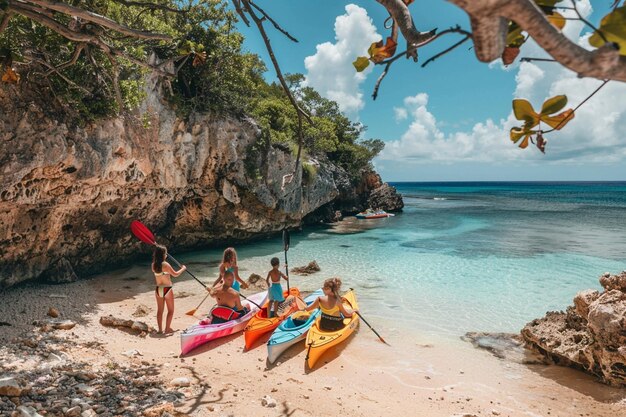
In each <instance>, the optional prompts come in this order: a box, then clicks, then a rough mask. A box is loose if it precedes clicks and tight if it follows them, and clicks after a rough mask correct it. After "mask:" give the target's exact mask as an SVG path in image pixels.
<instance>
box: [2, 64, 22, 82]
mask: <svg viewBox="0 0 626 417" xmlns="http://www.w3.org/2000/svg"><path fill="white" fill-rule="evenodd" d="M19 81H20V75H19V74H18V73H17V72H15V71H14V70H13V68H11V67H7V69H6V70H4V74H2V82H5V83H9V84H17V83H18V82H19Z"/></svg>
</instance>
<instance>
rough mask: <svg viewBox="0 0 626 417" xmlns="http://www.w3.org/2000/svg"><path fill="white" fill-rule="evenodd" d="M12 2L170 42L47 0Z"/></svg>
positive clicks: (154, 34) (11, 0)
mask: <svg viewBox="0 0 626 417" xmlns="http://www.w3.org/2000/svg"><path fill="white" fill-rule="evenodd" d="M12 2H14V3H16V4H20V5H21V4H24V3H31V4H35V5H37V6H39V7H41V8H42V9H48V10H54V11H56V12H59V13H63V14H66V15H68V16H73V17H78V18H80V19H83V20H86V21H88V22H92V23H95V24H98V25H100V26H102V27H105V28H109V29H111V30H114V31H116V32H119V33H122V34H124V35H128V36H131V37H133V38H137V39H155V40H162V41H171V40H172V37H171V36H169V35H164V34H161V33H153V32H146V31H142V30H136V29H131V28H129V27H126V26H124V25H120V24H119V23H117V22H115V21H114V20H111V19H109V18H108V17H105V16H102V15H99V14H97V13H93V12H90V11H87V10H84V9H81V8H78V7H74V6H70V5H69V4H65V3H61V2H56V1H47V0H24V1H21V0H9V4H11V3H12Z"/></svg>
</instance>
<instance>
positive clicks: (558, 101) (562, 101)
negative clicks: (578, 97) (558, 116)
mask: <svg viewBox="0 0 626 417" xmlns="http://www.w3.org/2000/svg"><path fill="white" fill-rule="evenodd" d="M565 105H567V96H565V95H559V96H554V97H552V98H549V99H547V100H546V101H544V102H543V105H542V106H541V115H549V114H553V113H556V112H558V111H561V110H562V109H563V107H565Z"/></svg>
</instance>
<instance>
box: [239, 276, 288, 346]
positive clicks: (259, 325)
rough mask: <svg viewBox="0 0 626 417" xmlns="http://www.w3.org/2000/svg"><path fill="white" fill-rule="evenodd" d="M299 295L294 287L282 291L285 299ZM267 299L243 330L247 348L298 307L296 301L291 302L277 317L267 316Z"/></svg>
mask: <svg viewBox="0 0 626 417" xmlns="http://www.w3.org/2000/svg"><path fill="white" fill-rule="evenodd" d="M290 295H292V296H294V297H299V296H300V290H298V288H296V287H292V288H291V289H290V290H289V291H284V292H283V296H284V297H285V299H286V298H287V297H288V296H290ZM268 308H269V300H268V301H266V302H265V304H263V308H261V310H258V311H257V312H256V314H255V315H254V316H253V317H252V318H251V319H250V321H249V322H248V325H247V326H245V328H244V330H243V337H244V343H245V349H246V350H249V349H250V348H252V346H254V344H255V342H256V341H257V340H259V338H261V336H263V335H264V334H266V333H267V332H271V331H272V330H274V329H275V328H277V327H278V325H279V324H280V323H281V322H282V321H283V320H285V319H286V318H287V317H288V316H289V315H290V314H291V313H293V312H294V311H296V310H297V309H298V306H297V305H296V303H293V304H292V305H291V307H290V308H289V309H288V310H287V311H285V313H283V314H282V315H280V316H278V317H268Z"/></svg>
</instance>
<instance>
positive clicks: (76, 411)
mask: <svg viewBox="0 0 626 417" xmlns="http://www.w3.org/2000/svg"><path fill="white" fill-rule="evenodd" d="M82 411H83V410H82V409H81V408H80V405H76V406H74V407H72V408H69V409H68V410H67V411H66V412H65V417H79V416H80V415H81V413H82Z"/></svg>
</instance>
